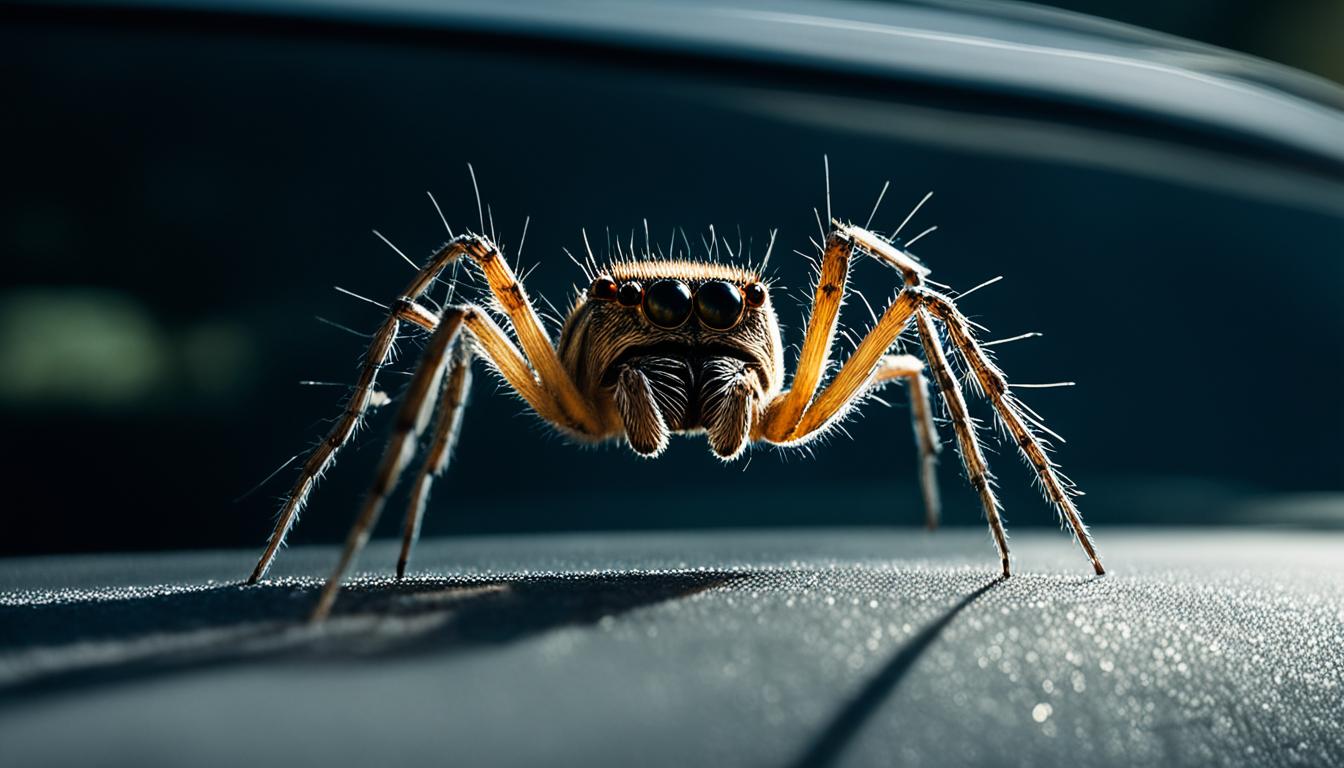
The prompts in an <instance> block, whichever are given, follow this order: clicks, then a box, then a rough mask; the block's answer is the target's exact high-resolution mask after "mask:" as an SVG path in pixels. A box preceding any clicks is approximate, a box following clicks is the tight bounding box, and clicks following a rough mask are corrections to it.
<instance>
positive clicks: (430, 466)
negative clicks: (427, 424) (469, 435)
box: [397, 338, 472, 579]
mask: <svg viewBox="0 0 1344 768" xmlns="http://www.w3.org/2000/svg"><path fill="white" fill-rule="evenodd" d="M454 349H455V350H456V351H455V352H454V353H453V355H452V363H451V364H450V367H449V369H448V375H447V376H446V377H445V378H444V380H443V390H442V392H441V393H440V394H439V413H438V416H437V417H436V418H435V421H434V438H433V442H432V443H430V446H429V453H428V455H427V456H426V457H425V462H424V464H422V465H421V467H420V471H419V472H418V473H417V475H416V478H415V487H414V489H413V490H412V491H411V502H410V504H409V506H407V508H406V523H405V528H404V530H403V533H402V541H401V555H400V556H399V557H398V558H397V578H398V579H401V578H403V577H404V576H405V575H406V566H407V564H409V563H410V561H411V550H412V549H414V548H415V542H416V541H417V540H418V539H419V538H420V524H421V522H422V521H423V520H424V516H425V505H426V504H428V503H429V491H430V488H431V487H432V486H433V485H434V478H436V477H439V476H441V475H442V474H443V473H444V472H445V471H447V469H448V462H449V461H450V460H451V459H452V455H453V448H454V447H455V446H456V444H457V436H458V434H459V433H460V432H461V429H462V409H463V408H464V407H465V406H466V404H467V392H468V391H469V390H470V389H471V360H472V350H471V344H469V343H468V342H467V341H466V340H465V339H461V338H459V339H457V341H456V342H455V344H454Z"/></svg>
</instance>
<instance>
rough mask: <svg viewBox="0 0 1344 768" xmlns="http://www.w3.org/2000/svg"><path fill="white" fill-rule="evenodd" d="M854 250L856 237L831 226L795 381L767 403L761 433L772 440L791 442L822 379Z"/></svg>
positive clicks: (822, 256)
mask: <svg viewBox="0 0 1344 768" xmlns="http://www.w3.org/2000/svg"><path fill="white" fill-rule="evenodd" d="M853 250H854V241H853V239H852V238H850V237H849V235H847V234H845V232H843V231H841V230H840V229H832V230H831V233H830V235H828V236H827V238H826V244H825V247H824V248H823V249H822V254H821V269H820V270H819V271H818V273H817V289H816V294H815V296H814V298H813V300H812V314H811V316H810V317H808V320H807V331H806V332H805V334H804V336H803V346H802V348H801V350H800V351H799V353H798V366H797V368H796V370H795V371H794V374H793V381H792V382H791V383H790V385H789V389H788V390H786V391H784V392H781V393H780V394H779V395H778V396H776V397H775V399H774V400H773V401H771V402H770V404H769V405H767V406H766V409H765V413H764V415H763V417H762V419H761V426H760V432H761V435H760V436H763V437H765V438H767V439H769V440H770V441H771V442H776V443H780V442H787V441H788V440H789V439H790V436H792V435H793V434H794V433H796V432H797V431H798V429H797V427H798V421H799V419H801V418H802V416H803V411H804V410H805V409H806V408H807V405H808V403H810V402H811V401H812V396H813V395H814V394H816V391H817V385H818V384H820V383H821V376H822V373H824V372H825V370H826V362H827V360H828V359H829V358H830V354H831V347H832V345H833V344H834V341H835V326H836V322H837V321H838V320H839V317H840V305H841V303H842V302H843V300H844V295H845V284H846V282H847V281H848V279H849V261H850V256H851V254H852V252H853ZM883 351H885V350H883Z"/></svg>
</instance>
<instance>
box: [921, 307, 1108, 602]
mask: <svg viewBox="0 0 1344 768" xmlns="http://www.w3.org/2000/svg"><path fill="white" fill-rule="evenodd" d="M927 302H928V307H929V311H930V312H931V313H932V314H933V315H934V316H935V317H937V318H938V319H939V320H940V321H941V322H942V323H943V324H944V325H945V326H946V327H947V331H948V335H949V336H950V337H951V339H952V343H953V344H954V345H956V347H957V350H958V351H959V352H960V353H961V356H962V357H963V358H964V359H965V360H966V364H967V365H968V366H969V367H970V370H971V373H972V374H973V375H974V376H975V380H976V381H977V382H978V383H979V385H980V388H981V389H982V390H984V393H985V396H986V397H988V398H989V400H990V402H991V403H992V404H993V405H994V411H995V413H996V414H997V415H998V417H999V420H1000V421H1001V422H1002V424H1003V426H1004V428H1005V429H1007V430H1008V433H1009V434H1010V435H1012V437H1013V440H1014V441H1015V442H1016V443H1017V447H1018V450H1019V451H1021V453H1022V457H1023V458H1024V459H1026V461H1027V463H1028V464H1030V465H1031V467H1032V469H1033V470H1035V472H1036V476H1037V477H1039V478H1040V480H1041V488H1042V490H1043V491H1044V493H1045V497H1046V499H1047V500H1048V501H1050V502H1051V503H1052V504H1053V505H1054V506H1055V508H1056V509H1057V510H1058V511H1059V513H1060V516H1061V517H1062V518H1063V519H1064V522H1066V523H1067V524H1068V526H1069V527H1070V528H1071V529H1072V530H1073V533H1074V536H1075V537H1076V538H1077V540H1078V544H1079V545H1080V546H1082V548H1083V551H1084V552H1085V553H1087V557H1088V559H1089V560H1091V561H1092V569H1093V571H1095V572H1096V573H1097V575H1099V576H1100V575H1101V574H1103V573H1105V572H1106V569H1105V568H1103V567H1102V565H1101V559H1100V558H1099V557H1098V556H1097V551H1096V548H1095V547H1094V546H1093V544H1092V537H1091V536H1089V535H1088V532H1087V526H1085V525H1084V524H1083V518H1082V516H1081V515H1080V514H1079V512H1078V508H1077V506H1075V505H1074V503H1073V492H1072V491H1073V489H1072V485H1071V484H1070V483H1069V481H1068V479H1067V478H1065V477H1064V476H1063V475H1061V474H1060V473H1059V470H1058V468H1057V467H1056V466H1055V464H1054V462H1052V461H1050V457H1049V455H1048V454H1047V453H1046V446H1045V444H1044V443H1043V441H1042V439H1041V438H1040V436H1039V435H1038V434H1037V433H1036V430H1035V429H1033V428H1032V424H1031V421H1030V419H1029V417H1028V416H1027V412H1026V409H1025V408H1024V407H1023V406H1022V405H1021V403H1019V402H1018V401H1017V398H1016V397H1014V396H1013V393H1012V392H1011V391H1010V390H1009V389H1008V380H1007V379H1006V378H1005V377H1004V375H1003V372H1002V371H1000V370H999V368H998V366H996V365H994V362H993V360H991V359H990V357H989V355H987V354H986V353H985V350H984V349H983V348H982V347H981V346H980V345H979V343H977V342H976V340H975V336H974V335H973V334H972V333H971V325H970V321H969V320H967V319H966V317H965V316H964V315H962V314H961V312H960V311H958V310H957V308H956V306H955V305H953V304H952V302H951V301H950V300H948V299H947V298H946V297H944V296H940V295H938V294H930V295H929V298H928V300H927Z"/></svg>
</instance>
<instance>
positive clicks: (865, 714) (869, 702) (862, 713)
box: [789, 577, 1004, 768]
mask: <svg viewBox="0 0 1344 768" xmlns="http://www.w3.org/2000/svg"><path fill="white" fill-rule="evenodd" d="M1003 581H1004V579H1003V578H1002V577H1000V578H997V579H994V580H993V581H991V582H989V583H988V584H985V585H984V586H981V587H979V588H978V589H976V590H975V591H974V592H971V593H970V594H968V595H966V596H965V597H963V598H962V599H961V600H959V601H957V603H956V605H953V606H952V607H951V608H949V609H948V610H947V611H946V612H945V613H944V614H943V615H941V616H939V617H938V618H937V619H935V620H934V621H932V622H930V623H929V624H928V625H927V626H925V627H924V628H923V629H921V630H920V631H919V633H918V634H916V635H915V636H914V637H912V638H910V640H909V641H908V642H906V643H905V645H903V646H901V647H900V649H898V650H897V651H896V653H895V655H893V656H892V657H891V658H890V659H889V660H887V662H886V664H884V665H883V666H882V668H881V669H880V670H878V672H877V674H875V675H873V677H872V678H871V679H870V680H869V681H868V682H867V683H866V684H865V685H864V686H863V688H861V689H860V690H859V692H858V693H856V694H855V695H854V697H853V698H852V699H850V700H849V701H848V702H847V703H846V704H845V706H844V707H843V708H841V709H840V711H839V712H837V713H836V714H835V716H834V717H832V718H831V720H830V721H829V722H828V723H827V724H826V727H825V728H823V729H822V731H821V733H819V734H817V736H816V738H814V739H813V740H812V741H811V743H809V744H808V745H807V748H806V749H805V750H804V751H803V753H802V754H801V755H799V756H798V758H797V759H796V760H794V761H793V762H792V763H790V764H789V765H790V768H823V767H824V766H829V765H834V764H835V762H836V761H837V759H838V758H839V757H840V755H841V753H843V752H844V750H845V747H847V746H848V745H849V743H850V742H851V741H853V740H854V737H855V736H857V735H858V733H859V731H860V730H861V729H862V727H863V724H864V723H866V722H868V720H869V719H871V718H872V716H873V715H875V714H877V711H878V710H879V709H881V708H882V703H883V702H884V701H886V700H887V698H888V697H889V696H890V695H891V693H892V691H894V690H896V687H897V686H898V685H900V683H901V680H903V679H904V678H905V676H906V674H908V673H909V672H910V670H911V668H913V667H914V665H915V662H916V661H918V660H919V657H920V656H921V655H923V653H924V652H925V651H926V650H928V648H929V646H931V645H933V643H934V641H935V640H937V639H938V636H939V635H940V634H942V632H943V630H944V629H946V628H947V626H948V625H949V624H951V623H952V620H953V619H955V618H956V617H957V614H959V613H961V612H962V611H963V610H965V609H966V608H967V607H969V606H970V604H971V603H974V602H975V601H976V600H978V599H980V597H982V596H983V595H984V594H985V593H986V592H988V591H989V590H991V589H993V588H994V587H996V586H998V585H999V584H1000V583H1002V582H1003Z"/></svg>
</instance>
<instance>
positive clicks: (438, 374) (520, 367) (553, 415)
mask: <svg viewBox="0 0 1344 768" xmlns="http://www.w3.org/2000/svg"><path fill="white" fill-rule="evenodd" d="M463 326H465V327H466V329H467V331H468V332H469V333H470V334H471V336H472V338H473V339H474V340H475V341H476V343H477V344H478V345H479V347H480V349H481V350H482V351H483V352H484V353H485V357H486V359H487V361H488V362H490V363H492V364H493V365H494V366H495V368H496V369H498V370H499V372H500V374H502V375H503V376H504V379H505V381H507V382H508V383H509V385H510V386H511V387H513V389H514V390H515V391H517V392H518V394H519V395H520V396H522V398H523V399H524V400H525V401H527V403H528V405H530V406H531V407H532V409H533V410H534V411H536V412H537V415H539V416H541V417H542V418H543V419H545V420H547V421H549V422H550V423H551V424H552V425H554V426H557V427H560V426H563V425H565V424H566V423H567V422H565V421H564V420H563V413H562V412H561V411H560V408H559V404H558V403H557V402H556V401H555V400H554V399H553V398H552V397H551V395H550V393H549V392H548V391H547V390H546V389H544V388H543V387H542V386H541V384H540V383H539V382H538V381H537V379H536V378H535V377H534V376H533V373H532V369H531V368H529V367H528V366H527V362H526V361H525V360H524V359H523V357H522V355H521V354H520V353H519V352H518V349H517V348H516V347H514V346H513V342H511V341H509V338H508V336H507V335H505V333H504V331H503V330H502V329H501V328H500V327H499V326H498V325H497V324H496V323H495V321H494V320H491V319H490V316H489V314H487V313H486V312H485V311H484V310H482V309H481V308H480V307H475V306H470V305H468V306H460V307H451V308H449V309H447V310H444V314H443V318H442V319H441V320H440V321H439V323H438V326H437V327H436V328H435V330H434V335H433V336H431V337H430V340H429V344H428V346H427V347H426V349H425V352H424V356H423V357H422V358H421V361H420V365H419V367H418V368H416V371H415V375H414V376H412V377H411V384H410V386H409V388H408V389H407V393H406V397H405V400H404V401H403V403H402V406H401V409H400V410H399V411H398V413H397V421H396V424H395V426H394V428H393V434H392V439H391V440H390V441H389V442H388V445H387V448H386V449H385V450H384V451H383V457H382V460H381V462H380V463H379V465H378V472H377V475H376V477H375V480H374V483H373V487H372V489H370V491H369V495H368V497H367V498H366V499H365V502H364V507H363V508H362V509H361V511H360V514H359V516H358V517H357V518H356V519H355V524H354V525H353V526H352V527H351V529H350V533H349V535H348V536H347V537H346V542H345V549H344V551H342V553H341V559H340V561H339V562H338V564H337V566H336V568H335V570H333V571H332V574H331V576H330V577H329V578H328V579H327V583H326V585H325V586H323V588H322V594H321V596H320V597H319V598H318V603H317V606H316V607H315V608H314V609H313V613H312V617H311V618H312V620H313V621H321V620H322V619H324V618H325V617H326V616H327V615H328V614H329V613H330V612H331V606H332V605H333V604H334V603H335V601H336V595H337V593H338V592H339V591H340V587H341V579H342V577H344V575H345V573H346V571H348V570H349V569H350V567H351V565H353V564H354V561H355V558H356V557H357V556H358V555H359V552H360V550H362V549H363V548H364V545H365V544H367V543H368V541H369V534H370V532H371V531H372V530H373V527H374V525H375V524H376V523H377V522H378V516H379V515H380V514H381V512H382V509H383V505H384V504H385V503H386V501H387V497H388V495H389V494H390V493H391V492H392V489H393V488H394V487H395V486H396V483H397V480H398V478H400V476H401V473H402V471H403V470H405V468H406V465H407V464H408V463H409V462H410V460H411V458H412V457H413V456H414V454H415V449H416V444H417V443H418V442H419V437H420V435H421V434H422V433H423V432H424V430H425V428H426V427H427V426H428V425H429V419H430V416H431V415H432V414H433V412H434V400H435V394H436V393H437V392H438V391H439V389H440V383H441V381H442V379H443V375H444V369H445V367H446V365H447V362H448V353H449V350H450V349H451V348H452V345H453V342H454V341H455V339H456V338H457V336H458V333H459V331H460V330H461V328H462V327H463Z"/></svg>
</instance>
